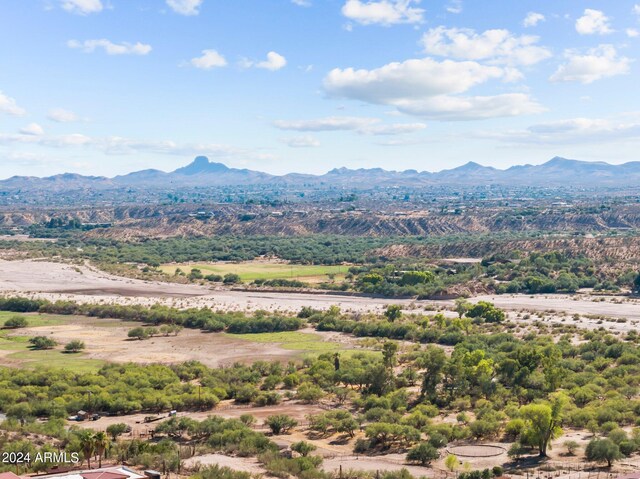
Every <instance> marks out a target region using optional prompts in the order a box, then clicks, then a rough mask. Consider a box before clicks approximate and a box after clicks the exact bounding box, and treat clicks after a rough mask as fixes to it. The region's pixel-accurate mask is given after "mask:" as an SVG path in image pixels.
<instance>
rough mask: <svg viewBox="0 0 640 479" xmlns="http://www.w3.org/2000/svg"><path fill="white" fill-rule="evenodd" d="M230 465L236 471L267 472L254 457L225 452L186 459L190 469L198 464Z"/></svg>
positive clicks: (185, 462) (185, 463) (187, 466)
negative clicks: (226, 454)
mask: <svg viewBox="0 0 640 479" xmlns="http://www.w3.org/2000/svg"><path fill="white" fill-rule="evenodd" d="M216 464H217V465H218V466H220V467H228V468H230V469H233V470H234V471H240V472H249V473H251V474H266V471H265V469H264V467H262V465H261V464H260V463H259V462H258V460H257V459H256V458H254V457H231V456H225V455H223V454H204V455H202V456H194V457H191V458H189V459H187V460H185V461H184V465H185V467H186V468H188V469H194V468H198V466H212V465H216Z"/></svg>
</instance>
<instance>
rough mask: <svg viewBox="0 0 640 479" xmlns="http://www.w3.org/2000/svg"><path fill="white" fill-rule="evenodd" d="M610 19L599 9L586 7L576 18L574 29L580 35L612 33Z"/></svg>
mask: <svg viewBox="0 0 640 479" xmlns="http://www.w3.org/2000/svg"><path fill="white" fill-rule="evenodd" d="M609 22H610V19H609V17H607V16H606V15H605V14H604V13H603V12H601V11H600V10H593V9H591V8H587V9H586V10H585V11H584V14H583V15H582V16H581V17H580V18H578V19H577V20H576V31H577V32H578V33H579V34H580V35H595V34H598V35H606V34H607V33H612V32H613V30H612V29H611V25H610V23H609Z"/></svg>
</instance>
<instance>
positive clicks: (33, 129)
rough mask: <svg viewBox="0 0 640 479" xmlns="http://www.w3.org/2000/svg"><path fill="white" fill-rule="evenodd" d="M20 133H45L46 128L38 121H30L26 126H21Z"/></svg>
mask: <svg viewBox="0 0 640 479" xmlns="http://www.w3.org/2000/svg"><path fill="white" fill-rule="evenodd" d="M20 133H22V134H23V135H36V136H38V135H44V129H43V128H42V127H41V126H40V125H38V124H37V123H29V124H28V125H27V126H25V127H24V128H20Z"/></svg>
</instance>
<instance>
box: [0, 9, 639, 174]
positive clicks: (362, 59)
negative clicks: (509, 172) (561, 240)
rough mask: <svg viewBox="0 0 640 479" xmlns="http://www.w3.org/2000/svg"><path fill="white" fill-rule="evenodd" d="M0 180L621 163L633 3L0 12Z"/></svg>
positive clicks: (629, 115) (634, 69) (635, 106)
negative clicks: (202, 166)
mask: <svg viewBox="0 0 640 479" xmlns="http://www.w3.org/2000/svg"><path fill="white" fill-rule="evenodd" d="M0 15H1V16H2V18H3V20H4V22H3V24H4V28H3V29H2V31H0V40H1V41H0V58H1V59H2V60H1V63H0V65H1V68H0V71H1V72H2V74H0V178H8V177H11V176H14V175H21V176H50V175H54V174H60V173H66V172H68V173H79V174H82V175H95V176H107V177H113V176H116V175H122V174H127V173H130V172H133V171H139V170H143V169H149V168H153V169H159V170H162V171H173V170H175V169H177V168H179V167H181V166H184V165H186V164H188V163H189V162H190V161H191V160H192V159H193V157H195V156H197V155H206V156H208V157H209V159H210V160H211V161H213V162H220V163H224V164H225V165H227V166H229V167H233V168H248V169H252V170H257V171H264V172H267V173H271V174H275V175H282V174H286V173H290V172H297V173H312V174H323V173H326V172H327V171H330V170H331V169H333V168H340V167H347V168H352V169H358V168H378V167H379V168H384V169H386V170H395V171H404V170H407V169H415V170H418V171H431V172H434V171H440V170H443V169H451V168H455V167H457V166H461V165H463V164H465V163H467V162H469V161H474V162H477V163H479V164H482V165H485V166H493V167H496V168H499V169H506V168H508V167H510V166H513V165H521V164H534V165H535V164H542V163H545V162H546V161H548V160H549V159H551V158H553V157H555V156H559V157H564V158H573V159H578V160H582V161H605V162H608V163H611V164H621V163H626V162H629V161H635V160H638V159H639V158H638V157H637V150H638V148H637V147H638V140H640V98H639V97H638V95H634V94H633V92H634V91H636V90H637V75H638V68H639V65H638V62H637V61H636V60H637V57H638V50H639V42H640V3H638V0H623V1H620V2H615V4H612V3H611V2H605V1H603V0H593V1H588V2H585V1H580V2H575V1H570V0H561V1H558V2H553V4H550V5H541V4H540V2H536V1H533V0H525V1H522V2H518V5H517V6H514V5H513V3H512V2H508V1H507V0H498V1H496V2H492V3H491V4H487V3H486V2H481V1H480V0H475V1H471V0H434V1H427V0H422V1H420V0H279V1H277V2H269V3H265V2H259V1H258V0H238V1H235V2H223V1H221V0H166V1H165V0H162V1H158V0H128V1H124V0H24V1H22V2H2V3H0Z"/></svg>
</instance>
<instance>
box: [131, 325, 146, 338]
mask: <svg viewBox="0 0 640 479" xmlns="http://www.w3.org/2000/svg"><path fill="white" fill-rule="evenodd" d="M127 336H129V337H130V338H132V339H139V340H143V339H147V338H148V337H149V333H148V331H147V329H146V328H143V327H142V326H138V327H135V328H133V329H130V330H129V332H128V333H127Z"/></svg>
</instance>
